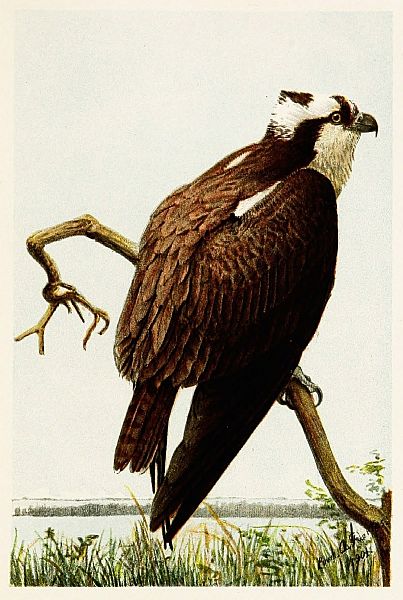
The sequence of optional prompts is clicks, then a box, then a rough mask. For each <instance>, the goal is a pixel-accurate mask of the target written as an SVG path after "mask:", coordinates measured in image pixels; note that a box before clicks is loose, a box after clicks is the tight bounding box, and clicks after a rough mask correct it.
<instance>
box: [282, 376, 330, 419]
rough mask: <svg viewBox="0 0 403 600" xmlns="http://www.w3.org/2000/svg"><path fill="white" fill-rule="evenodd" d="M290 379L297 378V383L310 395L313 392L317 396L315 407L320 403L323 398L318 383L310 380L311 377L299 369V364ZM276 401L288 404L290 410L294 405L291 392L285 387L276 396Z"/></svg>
mask: <svg viewBox="0 0 403 600" xmlns="http://www.w3.org/2000/svg"><path fill="white" fill-rule="evenodd" d="M292 379H297V380H298V381H299V383H300V384H301V385H303V386H304V388H305V389H306V390H307V392H308V393H309V394H311V396H313V395H314V394H315V395H316V396H317V401H316V402H315V407H316V408H317V407H318V406H319V405H320V404H321V403H322V400H323V392H322V390H321V389H320V387H319V386H318V385H316V383H314V382H313V381H312V379H311V378H310V377H309V375H305V373H304V372H303V370H302V369H301V367H300V366H298V367H297V368H296V369H295V371H294V373H293V375H292ZM277 402H278V403H279V404H282V405H285V406H288V408H290V409H291V410H294V406H293V403H292V394H289V393H288V391H287V388H286V389H285V391H284V392H283V393H282V394H281V396H279V398H277Z"/></svg>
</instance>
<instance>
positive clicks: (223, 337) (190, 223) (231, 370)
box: [114, 92, 347, 540]
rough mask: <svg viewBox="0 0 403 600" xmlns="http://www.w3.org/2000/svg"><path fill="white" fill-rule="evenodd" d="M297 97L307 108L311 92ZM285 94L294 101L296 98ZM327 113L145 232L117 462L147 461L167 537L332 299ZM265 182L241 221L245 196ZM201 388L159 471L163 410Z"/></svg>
mask: <svg viewBox="0 0 403 600" xmlns="http://www.w3.org/2000/svg"><path fill="white" fill-rule="evenodd" d="M283 94H286V92H283ZM297 96H298V94H297ZM302 96H303V97H301V98H300V100H301V102H300V105H301V107H302V106H308V105H309V102H310V98H312V97H311V96H310V95H309V94H304V95H302ZM338 98H340V97H338ZM289 100H290V101H292V102H294V103H295V102H298V98H297V97H295V93H294V97H293V98H291V97H290V98H289ZM332 101H333V102H339V103H340V102H341V100H334V99H333V100H332ZM279 102H281V96H280V100H279ZM329 118H330V117H328V116H321V117H320V118H319V117H318V118H315V119H310V120H309V123H308V122H307V121H302V122H301V123H299V124H298V127H296V128H295V131H294V132H293V135H292V139H290V138H289V137H288V138H287V137H286V136H282V135H278V134H277V133H276V131H275V129H273V127H272V128H270V127H269V129H268V132H267V134H266V135H265V137H264V138H263V140H262V141H261V142H259V143H256V144H252V145H250V146H247V147H246V148H243V149H241V150H238V151H237V152H234V153H233V154H232V155H230V156H228V157H226V158H224V159H223V160H222V161H220V162H219V163H217V164H216V165H215V166H214V167H212V168H211V169H210V170H208V171H207V172H206V173H204V174H203V175H201V176H200V177H198V178H197V179H196V180H195V181H193V182H192V183H190V184H188V185H185V186H183V187H181V188H180V189H179V190H177V191H175V192H174V193H173V194H171V195H170V196H169V197H168V198H166V200H164V201H163V202H162V203H161V204H160V206H159V207H158V208H157V209H156V210H155V212H154V213H153V214H152V216H151V219H150V222H149V224H148V226H147V228H146V230H145V232H144V234H143V237H142V239H141V243H140V252H139V263H138V267H137V272H136V274H135V277H134V279H133V282H132V285H131V288H130V290H129V294H128V297H127V300H126V304H125V306H124V309H123V312H122V315H121V318H120V321H119V325H118V329H117V336H116V345H115V359H116V363H117V366H118V368H119V370H120V372H121V373H122V375H123V376H124V377H127V378H128V379H130V380H132V381H133V382H134V391H133V398H132V401H131V403H130V406H129V408H128V411H127V415H126V418H125V420H124V423H123V426H122V431H121V434H120V437H119V440H118V444H117V448H116V453H115V462H114V466H115V469H116V470H122V469H124V468H125V467H126V466H127V465H130V469H131V470H133V471H142V470H144V469H146V468H147V467H151V469H150V470H151V472H152V478H153V486H154V480H155V467H157V471H158V473H157V486H156V487H157V492H156V496H155V499H154V503H153V507H152V514H151V523H150V526H151V529H152V530H154V529H156V528H158V527H160V526H163V525H164V523H165V526H166V527H167V531H165V536H166V539H168V540H170V539H172V537H173V536H174V535H175V533H176V532H177V531H178V529H179V528H180V527H181V526H182V525H183V524H184V523H185V522H186V520H187V519H188V518H189V517H190V516H191V514H192V513H193V512H194V510H195V509H196V508H197V506H198V505H199V503H200V502H201V500H202V499H203V498H204V497H205V496H206V495H207V493H208V492H209V491H210V489H211V488H212V486H213V485H214V484H215V482H216V481H217V480H218V478H219V477H220V476H221V474H222V473H223V471H224V470H225V469H226V467H227V466H228V464H229V463H230V462H231V460H232V459H233V458H234V456H235V455H236V454H237V453H238V451H239V450H240V449H241V447H242V446H243V445H244V443H245V442H246V440H247V439H248V437H249V436H250V434H251V433H252V432H253V430H254V429H255V428H256V426H257V425H258V423H259V422H260V421H261V419H262V418H263V417H264V416H265V414H266V413H267V411H268V409H269V408H270V406H271V405H272V404H273V402H274V401H275V399H276V398H277V397H278V396H279V394H280V393H281V392H282V391H283V390H284V387H285V386H286V385H287V383H288V382H289V380H290V377H291V375H292V373H293V371H294V369H295V368H296V367H297V365H298V362H299V359H300V357H301V353H302V352H303V350H304V349H305V347H306V345H307V344H308V343H309V341H310V339H311V338H312V336H313V334H314V332H315V330H316V328H317V326H318V323H319V320H320V318H321V315H322V312H323V309H324V307H325V305H326V302H327V300H328V298H329V295H330V292H331V289H332V286H333V281H334V271H335V263H336V254H337V212H336V196H335V193H334V189H333V186H332V184H331V182H330V181H329V179H328V178H327V177H325V176H324V175H323V174H321V173H319V172H318V171H316V170H313V169H310V168H307V167H308V165H309V164H310V163H311V162H312V161H313V159H314V158H315V155H316V152H315V148H314V146H315V143H316V141H317V139H318V138H319V136H320V133H321V131H322V127H323V125H324V124H325V123H328V122H329ZM346 118H347V117H346ZM274 184H277V185H276V186H275V187H271V186H274ZM269 188H271V189H269ZM264 190H267V195H266V196H265V197H262V199H260V201H259V202H258V203H257V204H256V205H255V206H254V207H253V208H251V209H250V210H247V211H246V212H245V214H243V215H241V216H236V214H235V213H236V209H237V207H238V205H239V203H240V202H241V201H243V200H245V199H246V198H250V197H253V196H255V195H256V194H258V193H259V192H263V191H264ZM262 196H263V195H262ZM193 385H197V388H196V391H195V394H194V398H193V402H192V406H191V410H190V413H189V416H188V420H187V424H186V428H185V433H184V438H183V441H182V443H181V444H180V445H179V447H178V448H177V449H176V451H175V453H174V455H173V457H172V460H171V464H170V466H169V469H168V471H167V473H166V475H165V477H164V471H165V449H166V431H167V425H168V419H169V415H170V412H171V409H172V406H173V403H174V400H175V396H176V394H177V391H178V389H179V388H180V387H187V386H193ZM172 516H173V517H174V520H173V522H172V524H171V525H170V524H169V520H168V519H169V518H170V517H172Z"/></svg>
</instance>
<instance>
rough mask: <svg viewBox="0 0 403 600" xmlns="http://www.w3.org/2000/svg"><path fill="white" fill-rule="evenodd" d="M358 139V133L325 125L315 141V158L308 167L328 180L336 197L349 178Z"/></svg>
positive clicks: (340, 127) (330, 124)
mask: <svg viewBox="0 0 403 600" xmlns="http://www.w3.org/2000/svg"><path fill="white" fill-rule="evenodd" d="M359 139H360V133H359V132H358V131H353V130H352V129H345V128H344V127H342V126H340V125H338V126H335V125H333V124H332V123H326V124H325V125H324V126H323V127H322V130H321V132H320V135H319V138H318V139H317V141H316V144H315V150H316V156H315V158H314V159H313V161H312V162H311V163H310V164H309V165H308V166H309V167H310V168H311V169H315V170H316V171H319V173H322V175H325V176H326V177H327V178H328V179H330V181H331V182H332V185H333V187H334V191H335V192H336V196H338V195H339V194H340V192H341V190H342V188H343V186H344V185H345V184H346V183H347V180H348V178H349V177H350V173H351V168H352V164H353V158H354V150H355V147H356V145H357V142H358V140H359Z"/></svg>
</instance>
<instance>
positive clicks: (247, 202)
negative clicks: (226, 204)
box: [234, 182, 279, 217]
mask: <svg viewBox="0 0 403 600" xmlns="http://www.w3.org/2000/svg"><path fill="white" fill-rule="evenodd" d="M278 184H279V182H277V183H274V184H273V185H271V186H270V187H268V188H266V189H265V190H262V191H261V192H258V193H257V194H255V195H254V196H250V198H245V199H244V200H241V201H240V203H239V204H238V206H237V207H236V209H235V211H234V215H235V216H236V217H241V216H242V215H244V214H245V213H246V212H247V211H248V210H250V209H251V208H253V207H254V206H256V204H257V203H258V202H260V201H261V200H263V198H265V197H266V196H267V195H268V194H270V193H271V192H273V191H274V190H275V188H276V187H277V186H278Z"/></svg>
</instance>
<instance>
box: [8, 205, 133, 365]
mask: <svg viewBox="0 0 403 600" xmlns="http://www.w3.org/2000/svg"><path fill="white" fill-rule="evenodd" d="M77 235H85V236H86V237H89V238H91V239H93V240H95V241H96V242H99V243H100V244H102V245H103V246H106V247H107V248H110V249H111V250H113V251H114V252H117V253H118V254H120V255H121V256H123V257H124V258H126V259H127V260H129V261H130V262H131V263H132V264H133V265H135V264H137V260H138V246H137V244H135V243H134V242H131V241H130V240H128V239H127V238H125V237H123V236H122V235H121V234H120V233H117V232H116V231H113V229H110V228H109V227H106V226H105V225H102V223H100V222H99V221H98V220H97V219H95V218H94V217H92V216H91V215H83V216H82V217H78V218H77V219H73V220H71V221H65V222H64V223H61V224H59V225H55V226H54V227H49V228H48V229H43V230H41V231H38V232H36V233H33V234H32V235H31V236H30V237H29V238H28V240H27V249H28V252H29V253H30V254H31V256H32V257H33V258H34V259H35V260H36V261H37V262H38V263H39V264H40V265H41V267H42V268H43V269H44V270H45V271H46V274H47V276H48V283H47V285H46V286H45V287H44V289H43V297H44V298H45V300H46V301H47V302H48V307H47V309H46V311H45V313H44V315H43V317H42V318H41V319H40V320H39V321H38V323H37V324H36V325H34V326H33V327H30V328H29V329H27V330H26V331H24V332H23V333H21V334H20V335H18V336H17V337H16V338H15V340H16V341H17V342H18V341H20V340H22V339H24V338H26V337H27V336H29V335H32V334H34V333H35V334H36V335H37V336H38V342H39V353H40V354H44V352H45V344H44V333H45V327H46V325H47V324H48V323H49V321H50V319H51V318H52V316H53V314H54V313H55V311H56V309H57V307H58V306H59V305H61V304H63V305H64V306H66V308H67V310H68V311H69V312H71V307H73V308H74V310H75V311H76V312H77V314H78V316H79V317H80V319H81V320H82V321H83V322H84V317H83V315H82V313H81V310H80V306H82V307H84V308H86V309H87V310H89V311H90V312H91V313H92V316H93V321H92V323H91V325H90V327H89V328H88V329H87V332H86V334H85V336H84V339H83V346H84V349H85V347H86V345H87V342H88V340H89V338H90V337H91V335H92V333H93V332H94V331H95V328H96V326H97V325H98V323H99V321H100V320H101V319H102V320H103V322H104V324H103V327H102V329H101V330H100V331H99V334H100V335H101V334H102V333H104V332H105V331H106V330H107V328H108V325H109V316H108V313H107V312H105V311H104V310H102V309H100V308H97V307H96V306H94V305H93V304H92V303H91V302H89V301H88V300H87V299H86V298H85V297H84V296H83V295H82V294H80V293H79V292H78V290H77V289H76V288H75V287H74V286H72V285H70V284H68V283H63V281H62V280H61V277H60V273H59V269H58V267H57V265H56V263H55V261H54V260H53V259H52V258H51V256H49V254H48V253H47V252H46V251H45V249H44V248H45V246H46V244H50V243H51V242H56V241H58V240H62V239H65V238H68V237H73V236H77Z"/></svg>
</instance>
